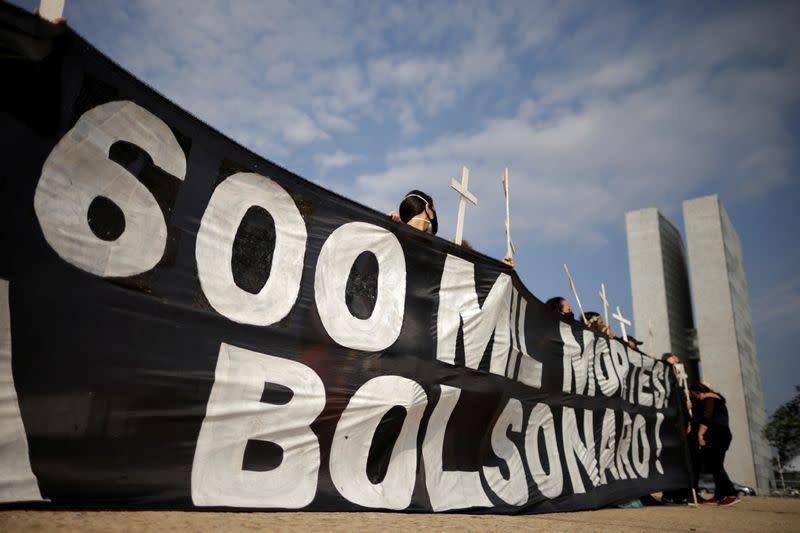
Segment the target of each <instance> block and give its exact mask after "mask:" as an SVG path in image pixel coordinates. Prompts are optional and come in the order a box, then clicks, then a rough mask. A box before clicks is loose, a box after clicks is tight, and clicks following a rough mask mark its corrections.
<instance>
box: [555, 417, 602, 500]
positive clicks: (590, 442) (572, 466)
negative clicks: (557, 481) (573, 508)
mask: <svg viewBox="0 0 800 533" xmlns="http://www.w3.org/2000/svg"><path fill="white" fill-rule="evenodd" d="M581 411H582V412H583V436H584V438H583V440H581V436H580V434H579V433H578V422H577V420H576V417H575V410H574V409H572V408H571V407H564V408H563V411H562V416H561V432H562V437H563V442H564V455H565V458H566V460H567V470H568V471H569V478H570V480H571V482H572V492H573V493H574V494H583V493H584V492H586V488H585V487H584V485H583V480H582V479H581V473H580V471H579V469H578V465H579V464H580V466H581V467H583V471H584V472H586V474H587V475H588V477H589V481H590V482H591V483H592V487H596V486H597V485H599V484H600V475H599V472H598V470H597V460H596V459H595V449H594V426H593V420H594V415H593V413H592V411H589V410H581ZM576 458H577V460H576Z"/></svg>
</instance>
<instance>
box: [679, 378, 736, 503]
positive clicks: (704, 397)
mask: <svg viewBox="0 0 800 533" xmlns="http://www.w3.org/2000/svg"><path fill="white" fill-rule="evenodd" d="M689 390H690V391H691V394H692V396H694V397H695V398H697V399H698V400H699V402H700V405H699V406H698V407H700V408H701V409H702V412H701V414H700V426H699V427H698V430H697V440H698V444H699V446H700V450H701V455H702V458H703V463H704V464H705V465H706V468H707V469H708V470H709V471H710V472H711V475H712V476H714V498H713V499H712V500H709V501H707V503H717V504H719V505H722V506H728V505H735V504H737V503H739V498H738V497H737V496H736V489H734V488H733V484H732V483H731V480H730V478H729V477H728V473H727V472H725V466H724V462H725V453H726V452H727V451H728V448H729V447H730V445H731V439H732V435H731V430H730V427H729V425H728V407H727V405H726V402H725V398H724V397H723V396H722V395H720V394H719V393H717V392H714V391H713V390H712V389H711V388H710V387H709V386H708V385H706V384H704V383H695V384H693V385H692V386H691V387H689Z"/></svg>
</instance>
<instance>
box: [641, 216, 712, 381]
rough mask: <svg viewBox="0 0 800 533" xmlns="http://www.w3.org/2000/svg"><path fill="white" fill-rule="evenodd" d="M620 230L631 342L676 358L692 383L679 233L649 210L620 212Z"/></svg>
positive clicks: (687, 299) (686, 281)
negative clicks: (628, 288) (627, 275)
mask: <svg viewBox="0 0 800 533" xmlns="http://www.w3.org/2000/svg"><path fill="white" fill-rule="evenodd" d="M625 229H626V233H627V236H628V262H629V266H630V272H631V296H632V299H633V319H634V324H635V327H636V337H637V338H638V339H639V340H640V341H643V342H644V345H643V346H642V348H643V349H644V351H645V352H647V353H650V354H653V355H655V356H660V355H661V354H662V353H664V352H672V353H675V354H677V355H678V356H679V357H680V358H681V360H682V361H683V362H684V363H685V364H686V365H685V366H686V368H687V372H688V373H689V375H690V377H692V378H696V377H697V363H696V355H695V354H696V351H695V347H694V346H693V342H692V341H693V329H692V328H693V324H692V300H691V296H690V294H689V276H688V274H687V271H686V254H685V252H684V247H683V240H682V239H681V234H680V231H678V228H677V227H676V226H675V224H673V223H672V222H671V221H670V220H669V219H668V218H667V217H665V216H664V214H663V213H661V211H659V210H658V209H656V208H654V207H651V208H648V209H640V210H638V211H629V212H628V213H626V214H625ZM650 321H652V324H653V341H652V343H651V341H650V335H649V331H648V323H649V322H650Z"/></svg>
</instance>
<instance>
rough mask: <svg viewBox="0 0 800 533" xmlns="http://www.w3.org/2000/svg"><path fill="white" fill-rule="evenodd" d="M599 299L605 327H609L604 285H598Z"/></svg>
mask: <svg viewBox="0 0 800 533" xmlns="http://www.w3.org/2000/svg"><path fill="white" fill-rule="evenodd" d="M598 294H600V299H601V300H602V301H603V320H605V321H606V326H608V325H609V322H608V299H607V298H606V284H605V283H601V284H600V292H599V293H598Z"/></svg>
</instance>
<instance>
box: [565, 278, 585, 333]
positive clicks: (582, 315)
mask: <svg viewBox="0 0 800 533" xmlns="http://www.w3.org/2000/svg"><path fill="white" fill-rule="evenodd" d="M564 272H566V273H567V281H569V288H570V289H572V294H573V295H574V296H575V301H576V302H577V303H578V309H580V311H581V319H583V323H584V324H586V325H587V326H588V325H589V323H588V322H587V321H586V315H585V314H584V313H583V306H582V305H581V299H580V298H579V297H578V291H577V290H575V282H573V281H572V274H570V273H569V268H568V267H567V264H566V263H564Z"/></svg>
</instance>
